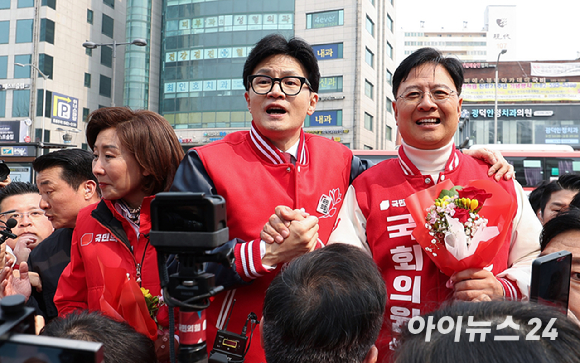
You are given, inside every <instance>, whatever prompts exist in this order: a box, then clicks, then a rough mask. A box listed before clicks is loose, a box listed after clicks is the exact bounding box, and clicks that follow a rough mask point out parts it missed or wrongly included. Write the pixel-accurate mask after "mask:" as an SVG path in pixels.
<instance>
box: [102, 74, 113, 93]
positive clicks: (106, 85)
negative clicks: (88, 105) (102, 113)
mask: <svg viewBox="0 0 580 363" xmlns="http://www.w3.org/2000/svg"><path fill="white" fill-rule="evenodd" d="M99 94H100V95H101V96H105V97H111V78H109V77H107V76H103V75H102V74H101V79H100V80H99Z"/></svg>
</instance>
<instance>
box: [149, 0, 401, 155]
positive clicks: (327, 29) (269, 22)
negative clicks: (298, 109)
mask: <svg viewBox="0 0 580 363" xmlns="http://www.w3.org/2000/svg"><path fill="white" fill-rule="evenodd" d="M163 13H164V18H163V39H162V56H161V59H162V72H161V91H160V92H161V96H160V99H161V101H160V113H162V115H163V116H164V117H165V118H166V119H167V120H168V121H169V122H170V123H171V124H172V125H173V126H174V128H175V130H176V133H177V135H178V137H179V138H180V140H182V142H183V144H184V145H186V146H194V145H202V144H206V143H208V142H212V141H215V140H219V139H221V138H223V137H224V136H225V135H227V134H228V133H231V132H235V131H238V130H245V129H248V128H249V126H250V124H251V121H252V117H251V115H250V113H249V112H248V108H247V105H246V101H245V98H244V96H243V95H244V92H245V89H244V86H243V81H242V78H241V76H242V70H243V64H244V62H245V59H246V56H247V54H248V53H249V52H250V51H251V49H252V47H253V45H254V44H255V43H256V42H258V41H259V40H260V39H261V38H263V37H264V36H266V35H268V34H271V33H279V34H282V35H284V36H285V37H287V38H290V37H293V36H297V37H301V38H303V39H305V40H306V41H307V42H309V43H310V44H312V45H313V47H314V50H315V52H316V56H317V58H318V60H319V65H320V72H321V87H320V91H319V95H320V101H319V103H318V105H317V108H316V112H315V113H314V114H313V115H312V116H309V117H307V118H306V120H305V125H304V126H305V131H306V132H311V133H315V134H320V135H322V136H325V137H329V138H331V139H334V140H336V141H337V142H341V143H343V144H345V145H347V146H349V147H351V148H356V149H365V148H367V149H389V148H393V147H394V137H395V133H394V132H393V131H394V124H395V122H394V118H393V116H392V112H391V111H390V106H391V105H390V103H391V98H390V95H391V90H390V77H391V76H392V73H393V72H394V68H395V63H394V60H393V58H394V55H393V53H394V43H395V38H394V6H393V3H392V2H391V1H371V0H348V1H347V0H342V1H341V0H339V1H330V0H323V1H318V2H311V1H305V0H293V1H292V0H236V1H232V0H206V1H199V0H191V1H187V0H186V1H184V0H168V1H167V2H166V6H165V8H164V10H163Z"/></svg>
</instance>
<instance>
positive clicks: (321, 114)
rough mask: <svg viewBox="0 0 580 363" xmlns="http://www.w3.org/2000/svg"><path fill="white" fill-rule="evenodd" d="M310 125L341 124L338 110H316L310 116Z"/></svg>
mask: <svg viewBox="0 0 580 363" xmlns="http://www.w3.org/2000/svg"><path fill="white" fill-rule="evenodd" d="M310 126H311V127H312V126H340V125H339V124H338V111H316V112H314V113H313V114H312V115H311V116H310Z"/></svg>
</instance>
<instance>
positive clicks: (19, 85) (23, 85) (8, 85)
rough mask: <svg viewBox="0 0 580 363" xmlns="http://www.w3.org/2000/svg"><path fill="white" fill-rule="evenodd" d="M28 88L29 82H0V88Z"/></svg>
mask: <svg viewBox="0 0 580 363" xmlns="http://www.w3.org/2000/svg"><path fill="white" fill-rule="evenodd" d="M28 88H30V85H29V84H26V83H4V84H0V90H8V89H16V90H18V89H28Z"/></svg>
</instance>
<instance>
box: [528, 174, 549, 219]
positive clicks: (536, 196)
mask: <svg viewBox="0 0 580 363" xmlns="http://www.w3.org/2000/svg"><path fill="white" fill-rule="evenodd" d="M547 184H548V182H547V181H545V180H542V182H541V183H540V184H538V185H536V187H535V188H534V190H532V191H531V192H530V194H529V195H528V200H529V201H530V205H531V206H532V209H533V210H534V213H535V214H536V215H538V217H539V214H538V213H539V212H540V210H541V205H542V196H543V195H544V189H546V185H547Z"/></svg>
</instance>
